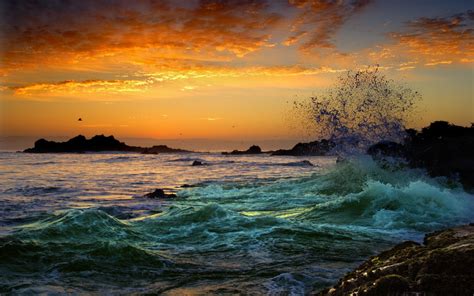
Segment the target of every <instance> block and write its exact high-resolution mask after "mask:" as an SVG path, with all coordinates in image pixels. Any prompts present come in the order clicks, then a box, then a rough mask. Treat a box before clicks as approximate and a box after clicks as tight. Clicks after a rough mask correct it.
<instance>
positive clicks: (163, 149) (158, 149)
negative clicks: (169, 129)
mask: <svg viewBox="0 0 474 296" xmlns="http://www.w3.org/2000/svg"><path fill="white" fill-rule="evenodd" d="M187 152H191V151H188V150H183V149H176V148H170V147H168V146H166V145H156V146H153V147H150V148H143V151H142V153H143V154H159V153H187Z"/></svg>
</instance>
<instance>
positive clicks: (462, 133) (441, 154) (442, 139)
mask: <svg viewBox="0 0 474 296" xmlns="http://www.w3.org/2000/svg"><path fill="white" fill-rule="evenodd" d="M367 153H368V154H370V155H372V156H373V158H374V159H376V160H383V157H384V156H390V157H400V158H404V159H406V161H407V163H408V165H409V166H410V167H413V168H425V169H426V170H427V172H428V173H429V174H430V175H431V176H433V177H436V176H446V177H450V178H455V179H458V180H459V181H460V182H461V183H462V184H463V186H464V188H465V189H466V190H473V189H474V126H471V127H462V126H457V125H453V124H449V123H448V122H446V121H435V122H433V123H431V124H430V125H429V126H428V127H425V128H423V129H422V130H421V132H418V131H416V130H413V129H410V130H407V137H406V139H405V140H404V142H403V144H398V143H394V142H379V143H377V144H375V145H373V146H371V147H369V149H368V150H367Z"/></svg>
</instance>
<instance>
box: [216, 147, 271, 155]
mask: <svg viewBox="0 0 474 296" xmlns="http://www.w3.org/2000/svg"><path fill="white" fill-rule="evenodd" d="M261 153H263V152H262V149H261V148H260V147H259V146H257V145H253V146H250V147H249V149H247V150H245V151H239V150H234V151H232V152H222V154H223V155H229V154H230V155H242V154H261Z"/></svg>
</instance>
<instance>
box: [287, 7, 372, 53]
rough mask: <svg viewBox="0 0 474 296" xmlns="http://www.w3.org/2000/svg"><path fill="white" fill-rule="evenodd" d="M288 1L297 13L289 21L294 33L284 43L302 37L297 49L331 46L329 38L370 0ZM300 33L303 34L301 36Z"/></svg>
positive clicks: (332, 41) (332, 45) (332, 44)
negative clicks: (291, 21) (294, 17)
mask: <svg viewBox="0 0 474 296" xmlns="http://www.w3.org/2000/svg"><path fill="white" fill-rule="evenodd" d="M290 3H291V4H292V5H294V6H296V7H298V8H299V9H300V10H301V12H300V13H299V14H298V16H297V17H296V19H295V20H294V22H293V31H295V33H294V34H293V35H292V36H290V37H289V38H288V39H287V41H286V42H287V43H295V39H298V38H299V37H303V36H304V37H305V39H304V40H303V41H302V43H301V45H300V48H301V49H302V50H304V51H309V50H312V49H331V48H334V47H335V46H334V40H333V38H334V36H335V34H336V33H337V31H338V30H339V29H340V28H341V27H342V26H343V25H344V23H345V22H346V21H347V20H348V19H349V18H350V17H351V16H353V15H354V14H356V13H358V12H360V11H361V10H362V9H363V8H365V7H366V6H367V5H369V4H370V3H371V0H355V1H337V0H290ZM302 32H305V33H307V34H304V35H302Z"/></svg>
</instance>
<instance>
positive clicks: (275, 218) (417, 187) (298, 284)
mask: <svg viewBox="0 0 474 296" xmlns="http://www.w3.org/2000/svg"><path fill="white" fill-rule="evenodd" d="M13 156H14V157H17V155H13ZM47 157H50V156H47ZM54 157H55V158H57V160H58V161H59V162H61V161H63V160H67V161H69V160H70V159H71V158H73V159H74V158H80V159H81V163H84V162H85V161H88V166H94V167H97V168H102V171H104V170H105V169H108V170H107V172H108V173H109V174H110V175H103V178H105V177H106V176H109V177H110V179H111V180H114V183H113V184H115V186H116V187H119V188H122V190H130V188H129V185H128V183H127V182H129V181H130V180H129V179H135V180H136V178H137V177H136V176H137V175H136V174H135V173H136V170H137V169H140V168H146V171H149V170H150V168H149V167H148V166H149V165H150V164H149V160H147V161H143V162H141V161H137V160H135V159H129V160H128V165H126V162H125V161H124V162H116V163H113V164H110V163H107V162H97V161H95V160H96V159H97V158H106V159H108V158H110V156H96V155H76V156H64V155H58V156H54ZM138 157H141V156H138ZM144 157H145V156H144ZM205 157H206V160H211V161H212V162H214V163H216V165H213V166H209V168H207V170H209V171H211V172H214V175H215V174H217V173H224V172H229V171H230V169H237V168H241V169H240V170H239V173H240V174H243V173H245V171H246V170H249V169H250V168H252V167H258V168H259V172H260V173H262V172H265V171H266V170H271V172H274V173H278V174H280V175H279V176H280V178H263V177H260V178H256V177H254V178H252V179H249V178H244V179H242V178H239V179H231V180H227V179H225V178H224V177H221V178H220V179H217V180H214V181H212V180H209V181H207V182H204V183H200V185H199V186H196V187H190V188H186V189H183V190H182V191H180V193H179V196H180V197H181V198H179V199H176V200H173V201H172V202H170V203H169V204H168V205H167V206H163V207H161V206H162V201H156V200H155V201H150V200H148V199H146V200H144V199H129V200H123V199H120V200H116V201H114V202H111V201H109V200H108V199H107V200H101V198H100V197H97V198H96V199H95V203H91V202H90V200H89V199H88V200H87V207H86V208H80V209H77V208H76V209H74V208H71V205H74V203H72V201H73V200H76V201H78V200H82V199H74V197H73V196H72V197H71V195H70V194H69V193H67V196H68V197H66V196H63V197H62V198H61V199H58V196H62V195H60V194H61V191H59V192H58V191H51V192H49V193H45V195H44V196H42V200H41V201H40V202H37V203H36V202H31V201H30V202H28V203H19V202H18V198H17V199H12V205H14V206H15V207H16V208H18V207H20V206H25V211H24V212H25V213H31V209H36V210H41V209H42V208H41V206H43V205H44V203H45V202H46V201H47V202H49V203H50V204H51V206H52V207H53V206H56V209H57V210H56V211H50V209H47V210H42V211H41V212H42V213H43V214H42V215H40V216H34V217H28V219H26V220H25V218H24V216H23V215H24V214H21V215H20V216H18V217H17V218H16V219H17V220H12V219H9V220H6V221H5V222H4V223H13V221H20V222H15V223H16V224H14V225H15V226H14V227H12V228H10V231H9V232H8V233H7V234H6V235H3V236H2V237H1V238H0V263H1V264H0V274H2V277H0V293H5V294H8V293H13V294H36V293H45V294H48V293H50V294H54V293H61V292H62V293H72V294H81V293H86V294H87V293H91V292H94V293H98V294H121V293H123V294H127V293H130V294H133V293H137V294H140V293H153V294H160V293H161V294H166V293H168V294H169V295H176V294H184V293H191V292H192V293H195V294H225V293H228V294H245V293H246V294H268V293H288V294H289V293H292V292H293V293H295V294H301V293H310V292H311V291H314V290H319V289H322V288H324V287H327V286H330V285H332V284H334V283H335V282H336V281H337V279H338V278H340V277H341V276H342V275H343V274H344V273H346V272H347V271H349V270H350V269H352V268H354V267H356V266H357V265H358V264H359V263H360V262H361V261H363V260H365V259H366V258H367V257H369V256H371V255H374V254H376V253H378V252H379V251H381V250H385V249H388V248H390V247H391V246H393V245H395V244H397V243H399V242H401V241H403V240H407V239H409V240H418V241H419V240H421V239H422V237H423V235H424V233H425V232H427V231H431V230H437V229H440V228H443V227H446V226H450V225H455V224H460V223H464V222H467V221H472V218H473V214H472V213H474V208H473V204H472V200H473V198H472V195H469V194H467V193H466V192H464V191H463V190H462V189H461V188H460V187H459V186H456V184H453V185H450V186H446V182H445V180H444V179H443V178H430V177H428V176H427V175H426V174H425V173H424V172H423V170H414V169H406V168H398V169H397V168H392V167H389V168H387V167H385V168H384V167H380V166H378V165H377V164H376V163H375V162H374V161H373V160H372V159H371V158H370V157H360V156H359V157H354V158H352V159H350V160H349V161H345V162H340V163H337V164H335V165H331V166H326V165H324V164H325V163H326V162H328V161H330V162H331V163H332V164H334V162H335V160H334V158H318V157H313V158H310V159H311V163H313V164H315V165H317V166H315V167H310V169H308V168H307V167H299V166H287V165H270V164H274V163H275V162H279V163H281V164H286V163H290V162H291V161H290V160H288V158H278V157H276V158H275V157H271V156H249V157H248V162H245V164H241V163H240V162H235V163H232V164H229V163H224V162H223V160H227V159H228V157H225V156H221V155H215V156H212V158H211V156H205ZM174 158H175V157H173V156H170V157H168V158H163V159H157V160H155V161H156V162H154V163H153V167H156V168H157V170H163V168H165V169H166V168H167V166H165V165H170V166H171V165H173V166H172V168H173V169H174V170H181V164H180V163H179V162H169V161H168V160H169V159H174ZM208 158H209V159H208ZM276 160H279V161H276ZM132 163H133V164H134V166H133V169H130V167H131V166H130V164H132ZM175 163H176V164H175ZM115 166H119V168H120V170H118V171H117V172H116V173H114V172H113V171H111V170H110V168H112V167H115ZM121 166H124V167H121ZM125 166H127V167H128V169H129V171H127V168H126V167H125ZM33 167H34V168H33V169H31V170H33V171H27V172H26V173H28V174H29V173H34V172H37V171H34V170H38V168H37V166H33ZM65 167H71V166H70V165H66V166H65ZM290 168H291V170H293V172H294V173H295V172H297V171H298V172H299V174H298V175H294V176H293V177H288V176H287V175H282V174H283V173H285V171H286V170H287V169H290ZM125 172H128V174H126V177H125V178H124V177H123V174H124V173H125ZM173 172H175V171H173ZM182 174H185V171H183V173H182ZM190 174H195V173H193V172H190ZM295 174H296V173H295ZM74 175H77V166H75V170H74ZM175 175H176V174H174V173H172V172H171V173H170V174H169V175H167V176H168V182H170V180H172V178H173V177H174V176H175ZM35 176H37V179H39V181H41V182H42V181H43V180H49V179H47V178H46V177H45V175H42V174H35ZM87 176H88V175H85V176H84V175H82V178H88V179H87V180H88V181H89V182H87V184H86V185H87V186H89V187H80V186H81V184H84V183H78V185H76V186H77V190H78V191H81V192H84V193H87V192H88V188H89V190H90V188H94V186H99V187H100V188H102V186H103V184H104V183H103V182H104V179H98V180H97V179H96V178H92V177H87ZM130 176H132V177H130ZM139 176H140V178H143V175H142V174H140V175H139ZM266 176H270V175H266ZM281 176H287V177H281ZM34 180H36V179H34ZM135 180H134V181H135ZM237 180H238V181H237ZM94 182H95V183H94ZM150 182H151V181H150ZM52 184H54V182H52ZM31 185H34V186H35V187H37V186H38V184H36V183H34V184H31ZM120 186H121V187H120ZM7 187H8V186H7ZM107 188H108V187H105V189H104V190H106V189H107ZM114 190H117V188H114ZM15 192H17V191H8V192H7V193H8V194H17V193H15ZM18 192H20V193H21V191H18ZM3 194H5V193H3ZM48 194H49V195H48ZM58 194H59V195H58ZM28 198H30V197H29V196H28ZM48 198H50V199H48ZM88 198H89V197H88ZM105 201H106V203H105V204H101V203H102V202H105ZM55 202H58V203H57V204H56V203H55ZM0 205H2V206H4V207H7V206H8V207H10V204H9V203H8V201H7V200H5V201H4V202H3V204H0ZM81 205H82V207H84V206H83V205H84V204H81ZM105 205H107V206H105ZM38 207H39V208H38ZM64 208H66V209H64ZM157 209H158V210H157ZM30 215H31V214H30ZM119 217H123V218H119ZM127 217H130V218H127ZM5 225H10V224H5ZM19 274H21V276H18V275H19Z"/></svg>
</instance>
